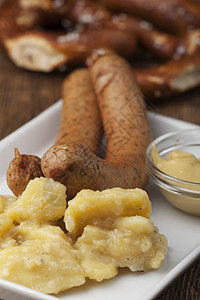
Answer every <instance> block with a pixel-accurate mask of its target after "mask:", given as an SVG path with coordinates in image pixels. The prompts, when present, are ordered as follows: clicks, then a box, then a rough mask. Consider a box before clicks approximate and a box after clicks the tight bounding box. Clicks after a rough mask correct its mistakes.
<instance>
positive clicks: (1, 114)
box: [0, 52, 200, 300]
mask: <svg viewBox="0 0 200 300" xmlns="http://www.w3.org/2000/svg"><path fill="white" fill-rule="evenodd" d="M65 76H66V72H65V73H64V72H63V73H61V72H53V73H51V74H42V73H33V72H29V71H25V70H21V69H19V68H17V67H16V66H14V65H13V64H12V63H11V62H10V61H9V59H8V58H7V56H5V54H4V53H2V52H0V139H2V138H4V137H6V136H7V135H8V134H10V133H11V132H13V131H14V130H15V129H17V128H18V127H20V126H22V125H23V124H25V123H26V122H28V121H29V120H31V119H32V118H34V117H35V116H37V115H38V114H39V113H40V112H42V111H43V110H45V109H46V108H47V107H49V106H50V105H52V104H53V103H55V102H56V101H57V100H58V99H59V98H61V84H62V81H63V79H64V78H65ZM148 105H149V108H150V109H151V110H153V111H156V112H158V113H161V114H164V115H167V116H171V117H175V118H177V119H180V120H185V121H189V122H192V123H195V124H198V125H200V88H198V89H195V90H193V91H190V92H188V93H186V94H184V95H182V96H179V97H175V98H173V99H170V100H161V101H159V102H157V103H148ZM199 299H200V258H198V259H197V260H196V261H195V262H194V263H193V264H192V265H191V266H190V267H189V268H188V269H187V270H186V271H185V272H184V273H183V274H182V275H180V276H179V277H178V278H177V279H176V280H175V281H174V282H173V283H172V284H171V285H170V286H169V287H168V288H166V289H165V291H163V293H162V294H161V295H159V296H158V297H157V298H156V300H199Z"/></svg>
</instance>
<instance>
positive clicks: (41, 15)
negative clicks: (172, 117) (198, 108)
mask: <svg viewBox="0 0 200 300" xmlns="http://www.w3.org/2000/svg"><path fill="white" fill-rule="evenodd" d="M102 3H104V4H105V5H106V6H108V7H111V8H112V9H113V10H120V13H118V14H116V13H113V11H110V10H108V9H107V7H105V6H104V5H102V4H99V3H96V1H91V0H63V1H58V0H41V1H40V0H16V1H14V0H7V1H5V3H4V4H3V6H2V8H1V13H0V40H1V41H2V44H3V46H4V47H5V49H6V51H7V53H8V55H9V56H10V58H11V59H12V60H13V61H14V62H15V63H16V64H17V65H18V66H20V67H23V68H27V69H31V70H36V71H44V72H49V71H51V70H53V69H55V68H58V67H59V66H61V65H62V64H66V63H74V62H76V64H82V63H85V62H87V57H88V56H90V54H91V52H92V51H93V50H94V49H96V48H105V47H107V48H111V49H113V50H115V51H116V52H118V53H119V54H121V55H122V56H125V57H130V58H133V62H134V56H133V54H134V53H135V48H136V46H138V45H137V40H138V41H139V43H140V44H141V45H142V46H143V47H144V48H146V49H147V50H148V51H149V52H148V53H150V54H151V55H153V56H154V57H156V58H158V59H161V60H168V62H167V63H164V64H163V65H161V66H158V67H154V68H150V69H148V68H146V69H144V70H141V69H137V70H135V72H134V74H135V75H136V78H137V79H138V82H139V84H140V88H141V90H142V92H143V93H144V95H145V96H146V97H148V98H149V99H152V100H153V99H158V98H160V97H166V96H167V95H168V96H171V95H173V94H174V93H178V92H181V90H180V89H176V91H175V90H174V89H172V88H171V87H169V83H168V81H169V77H171V78H173V77H174V76H175V77H177V76H178V72H179V71H178V70H180V71H181V70H182V67H183V66H185V64H189V61H191V63H193V60H195V61H196V58H194V57H193V54H194V53H196V52H198V51H199V46H200V29H196V30H189V31H188V30H186V28H187V29H188V27H189V28H190V29H191V26H193V27H198V26H199V22H198V21H197V16H198V13H199V11H198V10H197V9H199V7H200V6H199V5H198V4H195V3H194V2H190V4H188V3H186V2H185V1H184V0H183V1H180V0H173V1H172V0H170V1H169V2H167V0H165V1H164V3H163V2H162V5H161V4H159V5H158V0H151V1H150V2H148V5H149V6H148V5H146V6H145V9H144V8H142V7H143V5H144V0H142V1H137V0H132V1H130V0H129V1H128V0H125V1H112V0H102ZM147 6H148V8H147ZM165 6H166V11H165V9H164V7H165ZM130 7H131V9H133V7H136V9H135V8H134V12H135V13H136V14H137V15H140V16H141V17H145V18H146V19H140V18H138V17H135V15H127V14H126V13H122V12H124V11H125V12H126V11H129V12H131V9H130V10H129V8H130ZM161 7H162V9H161ZM172 7H173V8H174V13H175V14H178V15H180V16H179V18H178V19H177V20H176V21H175V22H174V23H173V27H174V28H175V29H174V32H178V33H179V35H172V34H169V33H167V32H162V31H161V30H158V29H157V28H156V27H155V26H154V25H153V24H158V23H159V24H161V27H162V23H165V22H161V23H160V22H157V21H155V20H154V17H155V16H156V14H159V18H161V17H163V19H164V20H167V18H169V16H168V15H167V12H170V11H171V10H172ZM150 8H151V13H148V16H146V15H145V14H146V11H148V9H150ZM186 10H187V11H186ZM181 11H182V14H183V12H184V16H185V17H186V16H188V14H190V15H192V16H193V18H191V20H189V19H190V18H186V19H187V20H185V18H182V16H181V13H180V12H181ZM147 20H148V21H147ZM149 21H152V23H151V22H149ZM189 21H190V22H189ZM166 22H167V21H166ZM181 22H182V23H181ZM183 22H185V23H184V24H183ZM60 23H61V24H62V25H63V24H64V27H66V29H65V32H63V33H62V32H61V31H58V32H52V31H46V30H44V29H42V28H40V29H38V28H37V26H38V25H39V26H41V25H42V26H44V27H45V28H46V27H51V26H54V25H56V26H57V25H58V24H60ZM180 24H181V25H180ZM167 27H168V25H167ZM180 28H181V30H179V29H180ZM180 32H181V34H180ZM136 37H137V40H136ZM182 57H183V65H181V62H182ZM186 57H187V58H186ZM195 57H196V54H195ZM171 66H173V68H172V69H171V70H170V68H171ZM180 66H181V68H180ZM165 68H166V70H165ZM176 68H177V72H176V75H174V71H173V70H175V69H176ZM163 70H164V71H163ZM181 72H182V71H181ZM196 73H198V71H196ZM195 75H197V77H198V74H195ZM158 76H161V78H162V80H161V79H160V81H159V85H156V84H155V83H153V82H152V81H151V80H150V78H152V77H154V79H155V78H157V77H158ZM195 78H196V76H192V77H191V80H190V84H189V85H186V86H185V89H186V90H187V89H190V88H192V87H194V86H197V85H199V83H198V80H196V79H195ZM156 80H158V79H156ZM166 87H168V91H165V89H166Z"/></svg>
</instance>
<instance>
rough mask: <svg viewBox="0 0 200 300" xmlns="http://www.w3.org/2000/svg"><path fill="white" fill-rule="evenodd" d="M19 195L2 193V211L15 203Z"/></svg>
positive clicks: (0, 208) (0, 205) (0, 206)
mask: <svg viewBox="0 0 200 300" xmlns="http://www.w3.org/2000/svg"><path fill="white" fill-rule="evenodd" d="M16 200H17V197H15V196H11V195H0V213H3V212H5V210H6V209H7V208H8V206H9V205H11V204H12V203H14V202H15V201H16Z"/></svg>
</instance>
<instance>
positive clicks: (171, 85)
mask: <svg viewBox="0 0 200 300" xmlns="http://www.w3.org/2000/svg"><path fill="white" fill-rule="evenodd" d="M133 74H134V75H135V77H136V78H137V82H138V84H139V86H140V89H141V91H142V93H143V94H144V96H145V98H146V99H151V100H154V101H155V100H156V99H157V100H158V99H160V98H167V97H170V96H173V95H176V94H180V93H183V92H185V91H187V90H190V89H192V88H194V87H197V86H198V85H200V51H199V49H197V50H196V51H195V52H194V53H193V54H192V55H183V56H182V57H181V58H180V59H178V60H171V61H169V62H166V63H164V64H163V65H161V66H159V67H153V68H150V69H144V70H141V69H139V70H137V69H133Z"/></svg>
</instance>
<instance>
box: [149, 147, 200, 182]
mask: <svg viewBox="0 0 200 300" xmlns="http://www.w3.org/2000/svg"><path fill="white" fill-rule="evenodd" d="M153 160H154V163H155V165H156V166H157V167H158V168H159V169H160V170H161V171H163V172H165V173H166V174H168V175H171V176H173V177H176V178H178V179H181V180H185V181H190V182H196V183H200V158H197V157H195V156H194V155H193V154H192V153H186V152H183V151H180V150H174V151H172V152H171V153H169V154H168V155H167V157H166V159H164V158H162V157H161V156H160V154H159V153H158V151H157V149H156V147H155V146H154V147H153Z"/></svg>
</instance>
